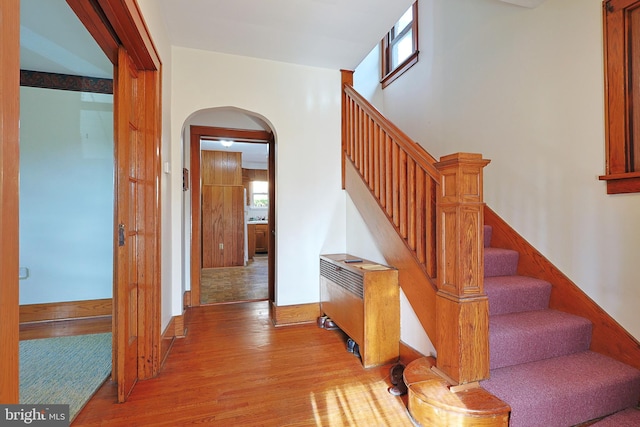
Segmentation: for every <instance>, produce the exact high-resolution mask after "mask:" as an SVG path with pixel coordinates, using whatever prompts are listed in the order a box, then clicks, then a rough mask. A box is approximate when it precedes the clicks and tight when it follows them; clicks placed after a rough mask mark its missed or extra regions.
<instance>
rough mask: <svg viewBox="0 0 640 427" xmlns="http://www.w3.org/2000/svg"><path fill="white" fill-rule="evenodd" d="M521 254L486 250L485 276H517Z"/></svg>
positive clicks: (501, 250)
mask: <svg viewBox="0 0 640 427" xmlns="http://www.w3.org/2000/svg"><path fill="white" fill-rule="evenodd" d="M518 258H519V254H518V252H515V251H509V250H505V249H496V248H485V251H484V276H485V277H492V276H515V275H516V273H517V270H518Z"/></svg>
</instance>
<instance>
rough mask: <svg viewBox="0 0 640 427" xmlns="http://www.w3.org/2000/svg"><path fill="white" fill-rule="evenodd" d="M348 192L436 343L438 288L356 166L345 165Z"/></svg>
mask: <svg viewBox="0 0 640 427" xmlns="http://www.w3.org/2000/svg"><path fill="white" fill-rule="evenodd" d="M345 190H346V191H347V193H348V194H349V196H350V197H351V199H352V200H353V203H354V204H355V206H356V208H357V209H358V212H360V215H361V216H362V218H363V219H364V221H365V223H366V224H367V227H368V228H369V229H370V230H372V231H373V232H372V233H371V234H372V236H373V238H374V240H375V242H376V246H377V248H378V250H379V251H380V252H381V253H382V255H383V256H384V258H385V260H386V262H387V263H388V264H389V265H392V266H393V267H395V268H397V269H398V280H399V282H400V287H401V288H402V290H403V292H404V293H405V295H406V297H407V299H408V300H409V303H410V304H411V307H412V308H413V310H414V311H415V313H416V316H417V317H418V320H419V321H420V324H421V325H422V327H423V328H424V330H425V332H426V333H427V335H428V336H429V339H430V340H431V341H432V342H433V343H435V340H436V316H435V314H436V288H435V285H434V283H433V282H432V281H431V279H430V278H429V277H428V276H427V274H426V273H425V271H424V270H423V268H422V267H421V265H420V264H419V263H418V262H417V260H416V259H415V258H414V256H413V254H412V252H411V250H410V249H409V248H408V247H407V245H406V243H405V242H404V240H403V239H402V238H401V237H400V236H399V235H398V233H397V232H396V230H395V228H394V226H393V224H392V223H391V222H390V221H389V219H388V218H387V216H386V214H385V212H384V211H383V210H382V208H381V207H380V205H379V203H378V201H377V199H376V198H375V197H374V195H373V194H371V191H370V190H369V188H368V187H367V186H366V184H365V183H364V181H363V180H362V179H361V178H360V175H359V174H358V172H357V171H356V169H355V167H354V166H353V164H352V163H351V162H350V161H346V162H345Z"/></svg>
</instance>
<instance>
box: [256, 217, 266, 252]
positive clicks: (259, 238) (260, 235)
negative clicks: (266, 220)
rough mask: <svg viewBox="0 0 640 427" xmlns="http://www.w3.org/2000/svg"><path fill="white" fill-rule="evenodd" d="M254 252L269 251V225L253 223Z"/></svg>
mask: <svg viewBox="0 0 640 427" xmlns="http://www.w3.org/2000/svg"><path fill="white" fill-rule="evenodd" d="M255 239H256V253H258V254H261V253H264V254H266V253H268V252H269V226H268V225H267V224H256V225H255Z"/></svg>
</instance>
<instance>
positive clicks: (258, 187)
mask: <svg viewBox="0 0 640 427" xmlns="http://www.w3.org/2000/svg"><path fill="white" fill-rule="evenodd" d="M251 205H252V206H253V207H254V208H267V207H269V182H268V181H252V182H251Z"/></svg>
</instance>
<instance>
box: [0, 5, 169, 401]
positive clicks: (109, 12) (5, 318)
mask: <svg viewBox="0 0 640 427" xmlns="http://www.w3.org/2000/svg"><path fill="white" fill-rule="evenodd" d="M67 3H68V4H69V6H70V7H71V8H72V9H73V10H74V12H75V13H76V15H78V17H79V18H80V20H81V21H82V23H83V24H84V25H85V27H86V28H87V29H88V30H89V32H90V33H91V35H92V36H93V37H94V39H95V40H96V42H97V43H98V45H99V46H100V47H101V48H102V50H103V51H104V52H105V54H106V55H107V57H108V58H109V59H110V60H111V62H112V63H114V64H116V63H117V56H118V47H119V46H120V45H122V46H124V47H125V48H126V49H127V51H128V52H129V53H130V55H131V56H132V58H133V59H134V62H135V63H136V66H137V67H138V68H139V69H141V70H147V71H148V72H149V74H150V76H149V80H148V81H149V82H148V88H149V89H151V90H152V91H153V93H151V94H150V96H148V97H146V98H145V108H146V109H147V110H148V112H149V117H151V119H150V120H149V121H148V122H147V123H146V124H145V137H146V138H150V140H152V141H153V142H154V143H155V144H157V146H158V148H159V147H160V129H161V126H160V123H161V122H160V119H161V104H160V84H161V82H160V70H161V62H160V58H159V56H158V54H157V51H156V50H155V47H154V46H153V42H152V41H151V36H150V35H149V32H148V30H147V28H146V26H145V24H144V20H143V18H142V14H141V13H140V10H139V8H138V5H137V3H136V2H135V0H89V1H87V0H67ZM19 28H20V0H2V2H0V40H2V43H1V45H0V67H2V70H3V71H2V73H1V74H0V93H1V94H2V97H1V100H2V101H1V102H0V154H1V156H0V177H1V179H0V204H1V205H0V208H1V209H2V211H1V214H0V233H1V234H0V236H1V237H2V238H0V279H1V283H2V286H0V341H1V342H2V345H1V346H0V377H2V381H0V402H2V403H18V401H19V393H20V383H19V360H18V356H19V334H18V331H19V316H18V314H19V298H18V295H19V291H18V267H19V258H18V254H19V235H18V218H19V211H18V194H19V187H18V168H19V164H20V161H19V160H20V157H19V121H20V101H19V99H20V78H19V76H20V32H19ZM145 72H146V71H145ZM122 101H123V102H127V100H122ZM117 108H118V106H117V105H114V110H116V109H117ZM159 151H160V150H159V149H158V150H157V152H158V153H159ZM154 162H156V164H157V167H156V169H157V172H156V173H157V175H158V179H157V180H156V183H158V182H159V177H160V168H161V166H160V158H159V155H158V156H157V158H156V159H154ZM156 185H158V184H156ZM156 193H157V194H158V198H157V199H156V201H155V206H154V207H153V211H154V216H153V218H154V221H155V224H154V228H155V230H154V231H155V232H156V236H158V240H157V242H156V248H155V251H154V255H153V258H154V259H155V264H154V267H155V268H154V272H153V274H154V276H155V277H154V278H153V280H152V283H153V284H154V289H152V290H150V291H149V292H147V293H145V298H144V301H143V302H144V308H143V311H142V316H143V319H144V321H145V322H144V324H145V325H146V327H147V328H148V329H147V331H146V333H145V336H144V343H143V345H142V347H143V348H142V353H141V354H142V355H143V357H140V358H139V362H140V363H141V365H139V373H140V371H142V373H143V375H141V378H148V377H151V376H154V375H156V374H157V372H158V370H159V354H158V349H159V348H160V345H159V344H160V271H159V266H160V262H159V261H160V239H159V236H160V199H159V192H156ZM118 309H119V307H115V306H114V310H118Z"/></svg>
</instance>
